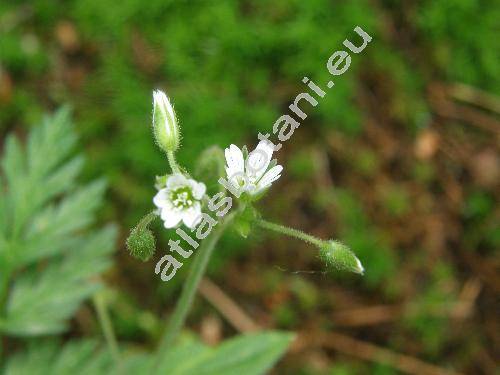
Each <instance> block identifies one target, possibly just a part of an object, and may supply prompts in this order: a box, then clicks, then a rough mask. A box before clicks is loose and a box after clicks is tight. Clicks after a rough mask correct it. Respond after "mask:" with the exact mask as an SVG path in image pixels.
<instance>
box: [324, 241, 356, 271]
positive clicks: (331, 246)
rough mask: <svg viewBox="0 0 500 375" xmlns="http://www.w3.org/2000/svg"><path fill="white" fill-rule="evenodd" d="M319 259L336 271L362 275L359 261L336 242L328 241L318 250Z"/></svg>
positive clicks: (345, 247)
mask: <svg viewBox="0 0 500 375" xmlns="http://www.w3.org/2000/svg"><path fill="white" fill-rule="evenodd" d="M319 256H320V258H321V259H322V260H323V261H324V262H325V263H326V264H327V265H328V266H329V267H332V268H335V269H338V270H344V271H351V272H354V273H359V274H363V273H364V271H365V269H364V268H363V266H362V265H361V262H360V261H359V259H358V258H357V257H356V255H354V253H353V252H352V251H351V250H350V249H349V248H348V247H347V246H346V245H344V244H342V243H340V242H338V241H333V240H331V241H328V242H327V243H326V244H325V245H324V246H322V247H320V249H319Z"/></svg>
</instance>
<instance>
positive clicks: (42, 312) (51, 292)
mask: <svg viewBox="0 0 500 375" xmlns="http://www.w3.org/2000/svg"><path fill="white" fill-rule="evenodd" d="M115 236H116V229H115V228H114V227H108V228H105V229H103V230H101V231H99V232H96V233H94V234H91V235H88V236H86V237H83V238H81V239H80V243H79V246H78V250H75V251H73V252H71V253H70V254H68V255H67V256H65V257H64V258H62V259H58V260H54V261H53V262H52V263H51V264H50V265H48V266H47V267H45V268H44V269H42V270H40V271H39V272H36V273H22V274H21V275H20V276H19V277H18V278H17V279H16V280H15V282H14V286H13V288H12V291H11V295H10V298H9V300H8V303H7V311H6V316H5V318H4V319H5V326H4V328H3V330H4V331H5V332H6V333H9V334H13V335H40V334H53V333H60V332H62V331H64V330H65V328H66V323H65V322H66V320H67V319H68V318H70V317H71V316H72V315H73V314H74V313H75V311H76V309H77V308H78V307H79V306H80V304H81V303H82V302H83V300H84V299H86V298H88V297H90V296H91V295H92V294H93V293H94V292H95V291H96V290H97V289H98V287H99V284H98V283H97V282H95V281H90V279H91V278H92V277H93V276H95V275H97V274H99V273H100V272H102V271H104V270H105V269H106V268H108V267H109V266H110V260H109V258H108V257H107V254H108V253H110V252H111V251H112V250H113V247H114V238H115Z"/></svg>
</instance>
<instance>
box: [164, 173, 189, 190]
mask: <svg viewBox="0 0 500 375" xmlns="http://www.w3.org/2000/svg"><path fill="white" fill-rule="evenodd" d="M188 184H189V182H188V179H187V178H186V177H185V176H184V175H182V174H180V173H176V174H173V175H171V176H169V177H168V178H167V189H169V190H174V189H176V188H179V187H182V186H186V185H188Z"/></svg>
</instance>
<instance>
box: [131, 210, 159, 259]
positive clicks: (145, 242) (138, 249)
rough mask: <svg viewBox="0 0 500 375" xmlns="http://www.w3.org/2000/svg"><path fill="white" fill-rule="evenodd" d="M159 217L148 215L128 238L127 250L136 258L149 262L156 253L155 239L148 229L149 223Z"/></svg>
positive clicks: (152, 214)
mask: <svg viewBox="0 0 500 375" xmlns="http://www.w3.org/2000/svg"><path fill="white" fill-rule="evenodd" d="M155 217H157V215H156V213H154V212H152V213H150V214H148V215H146V216H145V217H144V218H143V219H142V220H141V221H140V222H139V224H137V226H136V227H135V228H134V229H132V230H131V232H130V235H129V236H128V238H127V249H128V251H129V252H130V255H132V256H133V257H134V258H138V259H140V260H142V261H143V262H147V261H148V260H149V259H151V257H152V256H153V254H154V253H155V251H156V244H155V237H154V235H153V232H151V231H150V230H149V229H148V225H149V223H150V222H151V221H152V220H153V219H154V218H155Z"/></svg>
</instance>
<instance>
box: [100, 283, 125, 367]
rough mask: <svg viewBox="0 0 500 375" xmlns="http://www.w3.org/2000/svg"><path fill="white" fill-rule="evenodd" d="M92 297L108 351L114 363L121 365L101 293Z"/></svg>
mask: <svg viewBox="0 0 500 375" xmlns="http://www.w3.org/2000/svg"><path fill="white" fill-rule="evenodd" d="M93 299H94V306H95V309H96V312H97V319H98V320H99V324H100V325H101V329H102V332H103V334H104V338H105V340H106V343H107V345H108V348H109V351H110V352H111V355H112V357H113V360H114V361H115V363H116V365H117V366H118V368H120V366H121V360H120V350H119V349H118V343H117V341H116V336H115V332H114V330H113V325H112V323H111V319H110V317H109V312H108V309H107V306H106V301H105V299H104V296H103V295H102V294H101V293H97V294H95V295H94V298H93Z"/></svg>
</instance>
